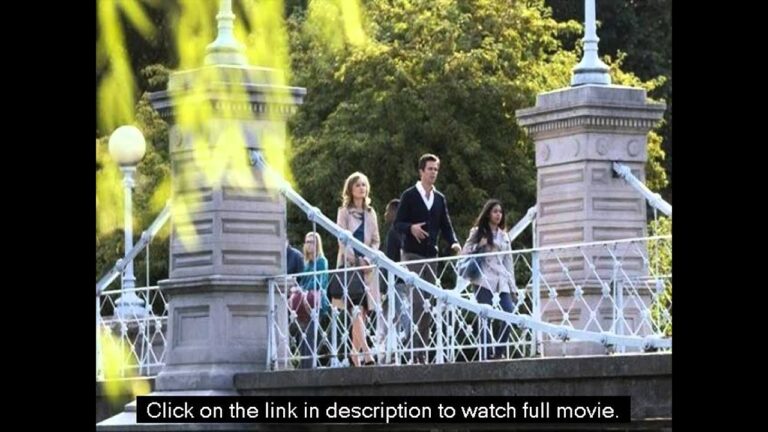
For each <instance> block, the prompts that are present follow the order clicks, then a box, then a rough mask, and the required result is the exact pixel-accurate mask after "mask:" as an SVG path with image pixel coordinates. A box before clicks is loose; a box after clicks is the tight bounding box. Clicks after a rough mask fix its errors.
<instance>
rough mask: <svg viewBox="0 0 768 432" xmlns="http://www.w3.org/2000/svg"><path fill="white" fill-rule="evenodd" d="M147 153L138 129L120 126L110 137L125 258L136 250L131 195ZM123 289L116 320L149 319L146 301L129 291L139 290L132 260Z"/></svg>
mask: <svg viewBox="0 0 768 432" xmlns="http://www.w3.org/2000/svg"><path fill="white" fill-rule="evenodd" d="M146 149H147V143H146V141H144V135H143V134H142V133H141V131H140V130H139V129H138V128H136V127H135V126H120V127H119V128H117V129H115V131H114V132H112V135H111V136H110V137H109V154H110V155H111V156H112V158H113V159H114V160H115V161H117V163H118V164H119V165H120V171H122V172H123V188H124V189H125V194H124V200H125V205H124V217H125V230H124V231H125V255H126V256H127V255H128V252H129V251H130V250H131V249H133V214H132V213H133V201H132V195H131V192H132V189H133V184H134V183H133V175H134V173H136V165H137V164H138V163H139V161H140V160H141V158H142V157H144V152H145V151H146ZM122 286H123V293H122V295H121V296H120V298H119V299H117V301H116V302H115V304H116V305H117V307H116V308H115V312H116V314H117V316H118V317H143V316H146V314H147V310H146V308H145V307H144V300H142V299H141V298H139V296H137V295H136V293H135V292H134V291H127V290H131V289H133V288H135V287H136V277H135V276H134V275H133V260H130V261H128V262H127V264H126V266H125V271H123V274H122Z"/></svg>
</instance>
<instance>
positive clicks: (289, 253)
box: [285, 240, 304, 274]
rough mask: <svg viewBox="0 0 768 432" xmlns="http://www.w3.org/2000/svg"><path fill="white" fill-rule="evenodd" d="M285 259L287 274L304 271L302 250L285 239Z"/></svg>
mask: <svg viewBox="0 0 768 432" xmlns="http://www.w3.org/2000/svg"><path fill="white" fill-rule="evenodd" d="M285 247H286V251H285V260H286V270H285V273H286V274H296V273H301V272H302V271H304V256H303V255H302V253H301V251H300V250H298V249H296V248H295V247H292V246H291V244H290V243H288V241H287V240H286V241H285Z"/></svg>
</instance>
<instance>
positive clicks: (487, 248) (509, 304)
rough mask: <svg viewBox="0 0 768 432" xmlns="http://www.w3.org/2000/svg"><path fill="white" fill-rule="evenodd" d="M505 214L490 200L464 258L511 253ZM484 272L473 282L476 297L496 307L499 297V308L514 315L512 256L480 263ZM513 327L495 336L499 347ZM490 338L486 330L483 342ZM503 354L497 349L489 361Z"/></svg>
mask: <svg viewBox="0 0 768 432" xmlns="http://www.w3.org/2000/svg"><path fill="white" fill-rule="evenodd" d="M505 216H506V215H505V213H504V207H503V206H502V205H501V201H499V200H497V199H491V200H488V202H486V203H485V205H484V206H483V210H482V211H481V212H480V216H478V217H477V220H475V224H474V226H473V227H472V229H471V230H470V231H469V237H468V238H467V243H466V244H465V245H464V248H463V249H462V254H465V255H467V254H474V253H488V252H507V251H511V250H512V242H511V241H510V239H509V235H508V234H507V232H506V230H505V228H506V226H505V222H506V221H505V219H506V218H505ZM480 262H481V266H480V267H481V271H480V274H479V276H477V277H475V278H474V279H472V280H471V281H470V282H471V283H472V285H473V286H474V288H475V296H476V298H477V301H478V303H483V304H488V305H493V303H494V302H493V298H494V296H498V304H499V305H500V306H501V308H502V309H503V310H504V311H505V312H513V311H514V310H515V306H514V305H515V303H517V285H516V284H515V273H514V267H513V265H512V255H511V254H508V253H507V254H500V255H493V256H488V257H485V258H484V259H480ZM509 333H510V326H509V325H506V324H504V325H503V330H502V331H498V330H497V331H496V332H495V334H494V336H495V339H496V343H497V344H499V345H502V344H505V343H506V342H507V340H508V339H509ZM488 338H489V334H488V332H487V331H486V330H485V329H484V330H483V332H482V334H481V339H480V342H481V343H483V344H490V343H491V341H490V340H488ZM503 353H504V347H503V346H497V347H496V349H495V350H494V351H492V350H490V349H489V350H488V351H487V357H488V358H489V359H494V358H501V357H502V355H503Z"/></svg>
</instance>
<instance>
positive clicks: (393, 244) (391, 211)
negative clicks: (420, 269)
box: [379, 198, 411, 348]
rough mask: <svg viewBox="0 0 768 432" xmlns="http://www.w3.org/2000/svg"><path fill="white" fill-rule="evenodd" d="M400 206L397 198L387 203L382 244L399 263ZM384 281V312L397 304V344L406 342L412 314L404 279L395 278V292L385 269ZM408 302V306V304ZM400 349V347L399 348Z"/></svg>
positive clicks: (401, 240)
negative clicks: (397, 223) (385, 228)
mask: <svg viewBox="0 0 768 432" xmlns="http://www.w3.org/2000/svg"><path fill="white" fill-rule="evenodd" d="M399 206H400V200H399V199H397V198H395V199H393V200H391V201H390V202H389V203H387V208H386V210H385V212H384V221H385V223H386V226H387V234H386V237H385V241H384V243H383V244H382V251H383V252H384V253H385V254H386V255H387V258H389V259H391V260H392V261H395V262H398V261H400V258H401V256H402V248H403V235H402V234H401V233H400V232H399V231H397V229H395V215H396V214H397V208H398V207H399ZM381 273H382V277H383V281H382V283H381V284H380V286H381V287H384V289H382V293H386V294H387V296H386V302H385V304H384V307H383V308H382V310H383V311H384V314H385V316H386V315H387V314H388V311H389V302H390V301H394V302H395V314H394V316H393V317H392V318H393V321H392V327H393V328H394V331H395V334H396V335H397V341H398V342H397V344H399V343H401V342H402V341H404V340H405V339H406V338H407V337H409V336H410V334H411V314H410V306H409V305H410V298H409V296H408V290H407V289H406V287H405V283H404V282H403V280H402V279H400V278H398V277H395V278H394V280H393V282H394V285H395V289H394V290H390V289H389V286H388V285H389V279H388V272H387V271H386V270H385V269H382V270H381ZM406 301H407V304H406ZM379 322H385V320H383V319H382V320H379ZM388 330H389V329H388V327H387V329H385V330H384V333H385V334H388ZM397 348H399V347H397Z"/></svg>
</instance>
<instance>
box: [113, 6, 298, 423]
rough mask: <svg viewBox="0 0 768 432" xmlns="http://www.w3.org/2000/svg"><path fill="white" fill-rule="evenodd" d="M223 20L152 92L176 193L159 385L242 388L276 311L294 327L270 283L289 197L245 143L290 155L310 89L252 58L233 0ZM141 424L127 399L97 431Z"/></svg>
mask: <svg viewBox="0 0 768 432" xmlns="http://www.w3.org/2000/svg"><path fill="white" fill-rule="evenodd" d="M217 19H218V21H219V35H218V37H217V39H216V41H214V43H212V44H211V45H209V47H208V50H207V51H208V54H207V56H206V62H205V63H206V66H204V67H202V68H198V69H193V70H186V71H181V72H176V73H173V74H171V76H170V79H169V83H168V90H166V91H161V92H157V93H154V94H152V95H150V100H151V102H152V105H153V107H154V108H155V109H156V110H157V111H158V112H159V113H160V115H161V117H162V118H163V119H165V120H166V121H168V123H169V125H170V126H171V128H170V131H169V138H170V139H169V152H170V155H171V171H172V173H171V174H172V176H171V178H172V199H173V213H172V218H171V224H172V234H171V246H170V248H171V254H170V261H171V262H170V274H169V278H168V279H166V280H162V281H160V283H159V285H160V289H161V290H162V292H163V295H165V296H167V298H168V300H169V314H168V332H167V334H166V338H167V345H168V350H167V352H166V358H165V367H164V368H163V370H162V371H161V372H160V374H159V375H158V376H157V379H156V381H155V384H156V385H155V389H156V391H155V392H153V393H152V394H153V395H222V396H225V395H236V394H237V392H236V390H235V387H234V375H235V374H237V373H244V372H255V371H261V370H264V369H266V368H267V362H268V356H267V353H268V349H269V343H268V337H269V331H270V328H269V323H270V322H271V320H272V319H275V320H277V322H278V325H280V326H282V327H283V330H284V332H285V333H287V314H286V311H287V307H286V305H284V304H280V301H279V297H275V299H276V304H275V311H276V313H275V314H274V315H271V313H270V310H269V297H270V296H269V287H268V279H269V278H271V277H274V276H276V275H278V274H283V273H285V268H286V264H285V260H286V257H285V251H286V226H285V223H286V215H285V200H284V198H283V197H282V196H280V195H279V193H278V191H276V190H274V189H271V188H269V187H268V185H266V184H265V182H264V179H263V177H262V175H261V172H260V171H259V170H257V169H256V168H254V167H253V166H252V165H251V164H250V161H249V157H248V150H249V149H258V150H263V151H265V153H266V160H267V162H270V161H271V160H272V159H273V158H270V155H278V156H283V155H284V154H285V143H286V133H287V132H286V120H287V118H288V116H289V115H290V114H292V113H293V112H295V111H296V109H297V106H298V105H299V104H301V103H302V102H303V99H304V95H305V94H306V90H305V89H303V88H299V87H287V86H282V85H276V83H283V82H285V79H284V76H283V75H282V72H281V71H278V70H274V69H268V68H260V67H251V66H248V65H247V64H245V63H246V62H245V55H244V54H243V50H242V46H240V44H239V43H238V42H237V41H236V40H235V39H234V36H233V34H232V33H233V30H232V28H233V27H232V22H233V20H234V15H233V14H232V9H231V1H230V0H221V1H220V10H219V14H218V15H217ZM275 168H276V169H277V170H278V171H279V169H280V167H275ZM272 345H273V348H274V349H277V350H280V349H286V347H281V346H280V345H278V344H272ZM140 426H141V425H136V413H135V403H132V404H129V405H127V406H126V410H125V411H124V412H123V413H121V414H118V415H117V416H114V417H112V418H110V419H108V420H105V421H103V422H101V423H99V425H98V429H99V430H142V427H140ZM214 426H216V425H213V426H210V428H214V429H215V427H214ZM232 427H234V428H236V429H237V428H238V426H237V425H233V426H232ZM188 428H189V425H187V426H185V425H183V424H182V425H166V426H164V428H163V429H164V430H176V429H178V430H187V429H188ZM206 428H209V427H208V426H204V425H195V429H196V430H204V429H206Z"/></svg>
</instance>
